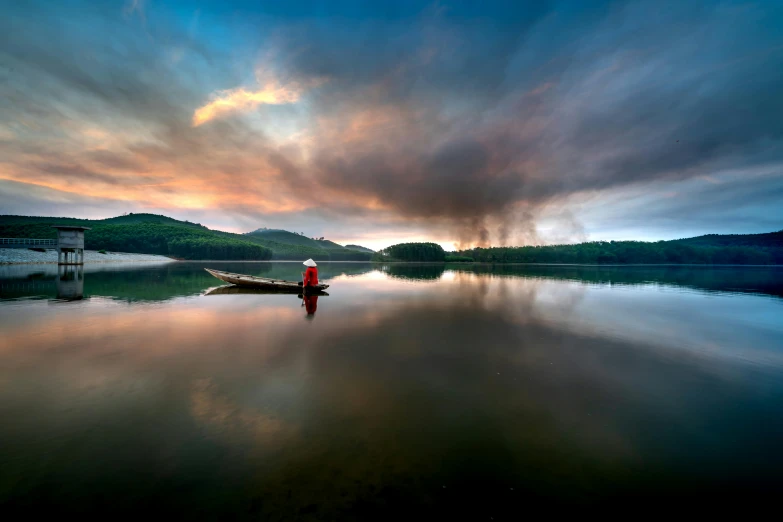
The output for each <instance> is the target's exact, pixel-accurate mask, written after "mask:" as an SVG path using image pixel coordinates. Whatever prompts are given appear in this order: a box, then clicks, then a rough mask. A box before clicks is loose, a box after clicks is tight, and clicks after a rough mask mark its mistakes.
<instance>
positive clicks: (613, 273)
mask: <svg viewBox="0 0 783 522" xmlns="http://www.w3.org/2000/svg"><path fill="white" fill-rule="evenodd" d="M203 266H214V267H215V268H219V269H224V270H228V271H235V272H244V273H252V274H257V275H266V276H269V277H282V278H287V279H297V278H298V274H299V273H300V272H301V265H299V264H291V263H267V264H262V263H258V264H255V263H207V264H203V263H177V264H173V265H168V266H162V267H160V266H159V267H154V266H149V265H141V266H131V267H127V266H126V267H113V266H106V267H97V268H96V267H93V268H91V267H89V266H88V267H87V269H86V273H77V274H74V273H64V274H62V275H61V276H60V277H59V278H58V274H57V269H56V267H54V266H51V265H48V266H37V267H33V266H24V267H20V266H15V267H0V298H2V300H1V301H0V331H1V332H2V337H0V503H2V504H4V508H6V509H8V508H24V509H27V510H28V511H27V512H28V513H31V512H32V511H30V509H31V508H33V509H42V508H47V507H48V508H52V507H53V506H56V508H57V509H58V510H59V511H60V512H66V511H82V512H88V513H96V512H107V513H110V514H128V513H130V512H133V511H138V512H142V513H149V512H150V510H151V509H152V508H154V509H155V513H159V514H160V513H170V514H171V515H174V516H178V517H187V518H191V519H194V518H212V519H230V518H247V519H264V520H379V519H395V520H398V519H399V517H400V516H406V517H419V516H421V517H429V518H430V519H444V518H449V519H455V518H471V519H474V520H490V519H494V520H505V519H515V520H518V519H520V517H521V516H522V515H523V514H524V513H526V512H528V510H529V509H530V507H531V506H538V505H546V506H549V507H550V508H557V509H560V508H562V506H564V505H568V506H581V505H583V504H588V505H591V504H603V503H612V505H615V506H616V505H617V504H618V503H622V502H625V501H636V500H639V499H643V500H645V499H649V500H652V501H654V505H656V506H666V505H668V504H670V503H672V502H675V501H677V502H690V503H692V504H693V505H695V506H701V507H712V508H715V507H716V506H718V507H719V506H721V505H722V503H724V502H726V501H730V502H738V503H739V502H741V503H744V502H747V501H752V502H754V504H753V505H758V503H759V502H762V501H765V500H770V499H772V498H773V496H774V495H775V494H777V493H781V492H783V490H782V489H780V484H781V483H783V451H781V449H782V447H783V269H780V268H777V269H774V268H746V269H738V268H721V269H709V268H665V267H659V268H641V267H637V268H622V269H620V268H603V269H601V268H595V267H523V266H502V267H491V266H478V267H456V268H452V267H443V266H434V265H396V266H386V267H377V266H372V265H369V264H356V263H333V264H327V263H323V264H322V265H321V266H320V267H319V268H320V273H321V278H322V279H324V280H328V282H329V283H330V284H331V285H332V286H331V288H330V289H329V294H330V295H329V296H323V297H320V298H318V301H317V302H316V303H312V302H311V303H308V306H307V307H305V306H303V305H304V303H303V302H302V299H301V298H298V297H297V296H296V295H264V294H247V293H241V294H236V293H222V292H220V291H217V292H214V291H212V292H210V291H209V289H210V288H214V287H216V286H218V285H219V284H220V282H219V281H217V280H216V279H214V278H212V277H211V276H209V275H208V274H207V273H206V272H204V271H203V270H202V268H203ZM58 295H59V297H60V299H58ZM78 295H83V296H84V299H83V300H76V301H68V300H67V299H65V298H74V297H77V296H78ZM313 308H316V310H315V313H314V314H310V315H308V313H307V310H308V309H310V310H311V311H312V309H313ZM717 495H722V496H717ZM718 501H719V502H718Z"/></svg>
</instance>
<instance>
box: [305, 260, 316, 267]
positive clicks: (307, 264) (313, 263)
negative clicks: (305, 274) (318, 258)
mask: <svg viewBox="0 0 783 522" xmlns="http://www.w3.org/2000/svg"><path fill="white" fill-rule="evenodd" d="M302 264H303V265H304V266H318V265H316V264H315V261H313V260H312V259H308V260H307V261H305V262H304V263H302Z"/></svg>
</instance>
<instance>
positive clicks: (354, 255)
mask: <svg viewBox="0 0 783 522" xmlns="http://www.w3.org/2000/svg"><path fill="white" fill-rule="evenodd" d="M244 237H246V238H248V239H250V240H253V241H256V242H258V243H259V244H262V245H267V246H270V248H272V249H273V250H274V252H275V257H274V258H275V259H289V258H294V259H299V258H301V257H303V256H305V257H311V258H313V259H315V260H316V261H319V260H323V261H328V260H331V261H369V260H370V257H371V256H372V252H371V251H369V252H368V251H361V250H356V249H352V248H347V247H344V246H343V245H339V244H337V243H335V242H334V241H329V240H328V239H323V238H322V239H311V238H309V237H307V236H305V235H303V234H296V233H294V232H289V231H287V230H279V229H264V228H260V229H258V230H254V231H253V232H248V233H247V234H244ZM283 245H285V246H283Z"/></svg>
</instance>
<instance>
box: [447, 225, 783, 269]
mask: <svg viewBox="0 0 783 522" xmlns="http://www.w3.org/2000/svg"><path fill="white" fill-rule="evenodd" d="M458 254H459V259H460V260H463V261H471V260H472V261H476V262H490V263H581V264H667V263H672V264H714V265H732V264H738V265H770V264H777V265H781V264H783V230H781V231H779V232H770V233H766V234H731V235H719V234H710V235H706V236H699V237H692V238H687V239H675V240H671V241H656V242H644V241H592V242H589V243H580V244H576V245H551V246H526V247H496V248H474V249H470V250H463V251H461V252H459V253H458Z"/></svg>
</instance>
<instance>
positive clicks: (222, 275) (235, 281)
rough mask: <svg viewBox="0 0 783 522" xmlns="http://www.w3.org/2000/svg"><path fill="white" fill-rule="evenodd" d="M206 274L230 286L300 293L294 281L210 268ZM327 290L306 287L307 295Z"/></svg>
mask: <svg viewBox="0 0 783 522" xmlns="http://www.w3.org/2000/svg"><path fill="white" fill-rule="evenodd" d="M204 270H206V271H207V272H209V273H210V274H212V275H213V276H215V277H217V278H218V279H220V280H221V281H225V282H226V283H231V284H232V285H237V286H241V287H244V288H258V289H264V290H276V291H278V292H291V293H294V292H301V291H302V287H301V286H300V285H299V284H298V283H297V282H296V281H286V280H284V279H267V278H265V277H255V276H251V275H245V274H234V273H231V272H222V271H220V270H212V269H211V268H205V269H204ZM327 288H329V285H325V284H320V285H316V286H314V287H308V288H307V289H306V290H307V292H308V293H311V292H313V291H319V292H320V291H323V290H326V289H327Z"/></svg>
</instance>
